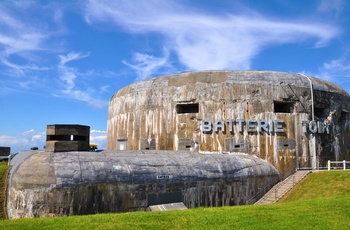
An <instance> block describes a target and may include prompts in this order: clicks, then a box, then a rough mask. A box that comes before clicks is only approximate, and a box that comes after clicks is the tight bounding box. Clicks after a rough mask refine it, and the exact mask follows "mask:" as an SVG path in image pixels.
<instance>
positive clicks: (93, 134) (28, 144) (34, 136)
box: [0, 129, 107, 153]
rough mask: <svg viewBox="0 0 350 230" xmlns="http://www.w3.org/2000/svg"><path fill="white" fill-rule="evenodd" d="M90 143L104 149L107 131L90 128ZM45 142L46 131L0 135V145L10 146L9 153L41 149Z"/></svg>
mask: <svg viewBox="0 0 350 230" xmlns="http://www.w3.org/2000/svg"><path fill="white" fill-rule="evenodd" d="M90 143H95V144H98V149H100V150H104V149H106V146H107V144H106V143H107V131H104V130H96V129H92V130H90ZM45 144H46V132H45V131H37V130H34V129H31V130H27V131H24V132H22V133H21V134H20V135H19V136H5V135H3V136H1V135H0V146H6V147H11V153H17V152H19V151H22V150H29V149H30V148H32V147H38V148H39V149H43V148H44V146H45Z"/></svg>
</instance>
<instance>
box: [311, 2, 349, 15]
mask: <svg viewBox="0 0 350 230" xmlns="http://www.w3.org/2000/svg"><path fill="white" fill-rule="evenodd" d="M343 7H344V1H343V0H321V1H320V2H319V5H318V8H317V10H318V11H320V12H329V11H335V12H336V13H339V12H341V11H342V10H343Z"/></svg>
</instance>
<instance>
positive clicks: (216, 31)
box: [0, 0, 350, 153]
mask: <svg viewBox="0 0 350 230" xmlns="http://www.w3.org/2000/svg"><path fill="white" fill-rule="evenodd" d="M349 25H350V2H349V1H346V0H309V1H305V0H269V1H261V0H241V1H239V0H237V1H232V0H220V1H218V0H176V1H175V0H166V1H164V0H133V1H130V0H114V1H112V0H110V1H104V0H90V1H89V0H81V1H79V0H77V1H49V0H47V1H30V0H27V1H16V0H2V1H1V2H0V106H1V109H0V146H9V147H11V152H12V153H16V152H18V151H20V150H25V149H29V148H31V147H39V148H40V149H42V148H43V146H44V145H45V140H46V136H45V131H46V126H47V125H48V124H82V125H89V126H90V127H91V142H94V143H97V144H98V145H99V149H104V148H105V147H106V129H107V127H106V126H107V116H108V114H107V111H108V101H109V99H110V98H111V97H112V96H113V94H114V93H116V92H117V91H118V90H119V89H121V88H122V87H124V86H126V85H129V84H131V83H133V82H135V81H139V80H142V79H146V78H150V77H157V76H162V75H167V74H173V73H179V72H184V71H194V70H228V69H232V70H275V71H284V72H293V73H303V74H306V75H309V76H315V77H319V78H323V79H325V80H328V81H331V82H334V83H336V84H338V85H341V86H342V87H343V88H344V89H345V90H347V91H348V92H350V83H349V80H350V78H349V77H350V26H349Z"/></svg>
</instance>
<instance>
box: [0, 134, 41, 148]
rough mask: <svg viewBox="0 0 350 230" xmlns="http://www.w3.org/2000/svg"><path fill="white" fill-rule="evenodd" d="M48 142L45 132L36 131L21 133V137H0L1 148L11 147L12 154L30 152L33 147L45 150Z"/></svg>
mask: <svg viewBox="0 0 350 230" xmlns="http://www.w3.org/2000/svg"><path fill="white" fill-rule="evenodd" d="M45 142H46V134H45V132H40V131H36V130H34V129H31V130H27V131H24V132H22V133H21V135H20V136H18V137H17V136H16V137H15V136H0V145H1V146H11V153H16V152H18V151H21V150H29V149H30V148H31V147H38V148H39V149H43V147H44V146H45Z"/></svg>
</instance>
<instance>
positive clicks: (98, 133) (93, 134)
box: [90, 129, 107, 150]
mask: <svg viewBox="0 0 350 230" xmlns="http://www.w3.org/2000/svg"><path fill="white" fill-rule="evenodd" d="M90 143H95V144H98V149H100V150H104V149H106V147H107V144H106V143H107V131H103V130H96V129H92V130H90Z"/></svg>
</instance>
